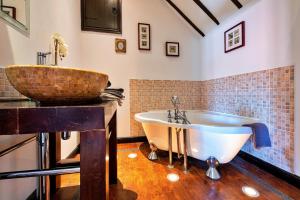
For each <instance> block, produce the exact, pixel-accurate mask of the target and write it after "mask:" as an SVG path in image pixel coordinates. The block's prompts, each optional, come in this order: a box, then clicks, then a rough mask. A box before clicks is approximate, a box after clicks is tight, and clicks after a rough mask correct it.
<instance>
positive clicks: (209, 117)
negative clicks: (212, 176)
mask: <svg viewBox="0 0 300 200" xmlns="http://www.w3.org/2000/svg"><path fill="white" fill-rule="evenodd" d="M173 114H174V113H172V115H173ZM135 119H136V120H137V121H139V122H141V123H142V126H143V128H144V131H145V134H146V137H147V139H148V141H149V143H150V144H154V145H155V146H157V148H158V149H161V150H168V127H172V129H173V131H172V149H173V152H177V149H178V148H177V140H176V133H175V132H176V131H175V130H176V128H177V129H178V128H184V129H187V154H188V156H191V157H194V158H196V159H200V160H203V161H205V160H207V159H208V158H209V157H214V158H216V159H217V160H218V161H219V163H228V162H230V161H231V160H232V159H233V158H234V157H235V156H236V155H237V153H238V152H239V151H240V149H241V148H242V146H243V145H244V144H245V142H246V141H247V140H248V139H249V137H250V136H251V134H252V130H251V128H249V127H243V126H242V125H243V124H251V123H255V122H257V120H256V119H252V118H246V117H240V116H235V115H228V114H223V113H217V112H208V111H196V110H194V111H187V119H188V120H189V121H190V123H191V124H178V123H174V120H173V122H172V123H170V122H168V112H167V111H166V110H164V111H150V112H144V113H138V114H136V115H135ZM183 150H184V149H183V138H182V134H180V152H181V153H182V152H183Z"/></svg>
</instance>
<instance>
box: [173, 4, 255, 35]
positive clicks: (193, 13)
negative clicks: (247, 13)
mask: <svg viewBox="0 0 300 200" xmlns="http://www.w3.org/2000/svg"><path fill="white" fill-rule="evenodd" d="M251 1H253V0H239V2H240V3H241V4H242V5H243V6H245V5H246V4H248V3H249V2H251ZM172 2H173V3H174V4H175V5H176V6H177V7H178V8H179V9H180V10H181V11H182V12H183V13H184V14H185V15H186V16H187V17H188V18H189V19H190V20H191V21H192V22H193V23H194V24H195V25H196V26H197V27H198V28H199V29H200V30H201V31H202V32H203V33H204V34H207V33H208V32H209V31H210V30H211V29H213V28H215V27H216V26H217V24H216V23H215V22H214V21H213V20H212V19H210V17H209V16H208V15H207V14H206V13H205V12H204V11H203V10H202V9H201V8H200V7H199V6H198V5H197V4H196V3H195V2H194V1H193V0H172ZM201 2H202V4H204V5H205V6H206V8H208V10H209V11H210V12H211V13H212V14H213V15H214V16H215V17H216V18H217V20H218V21H219V22H220V24H222V22H223V21H224V20H225V19H226V18H227V17H229V16H230V15H232V14H233V13H235V12H237V11H238V10H239V9H238V8H237V7H236V6H235V5H234V4H233V3H232V1H231V0H201ZM170 9H173V8H172V7H171V6H170ZM241 9H243V8H241ZM173 10H174V9H173ZM174 12H176V11H175V10H174ZM178 16H179V17H181V16H180V15H179V14H178ZM181 18H182V17H181ZM182 20H184V19H183V18H182ZM185 23H186V24H187V26H190V25H189V24H188V22H185Z"/></svg>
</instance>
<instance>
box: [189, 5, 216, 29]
mask: <svg viewBox="0 0 300 200" xmlns="http://www.w3.org/2000/svg"><path fill="white" fill-rule="evenodd" d="M193 1H194V2H195V3H196V4H197V5H198V6H199V7H200V8H201V9H202V10H203V12H205V14H206V15H207V16H208V17H210V19H212V20H213V21H214V22H215V23H216V24H217V25H219V24H220V22H219V21H218V20H217V18H216V17H215V16H214V15H213V14H212V13H211V12H210V11H209V10H208V8H207V7H206V6H205V5H204V4H203V3H202V2H201V1H200V0H193Z"/></svg>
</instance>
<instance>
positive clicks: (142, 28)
mask: <svg viewBox="0 0 300 200" xmlns="http://www.w3.org/2000/svg"><path fill="white" fill-rule="evenodd" d="M138 46H139V47H138V48H139V50H146V51H150V50H151V27H150V24H145V23H138Z"/></svg>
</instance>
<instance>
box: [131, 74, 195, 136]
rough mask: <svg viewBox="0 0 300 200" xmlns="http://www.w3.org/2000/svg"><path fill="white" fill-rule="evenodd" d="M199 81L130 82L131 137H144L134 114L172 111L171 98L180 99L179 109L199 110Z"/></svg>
mask: <svg viewBox="0 0 300 200" xmlns="http://www.w3.org/2000/svg"><path fill="white" fill-rule="evenodd" d="M200 86H201V82H200V81H168V80H130V125H131V136H141V135H145V134H144V131H143V128H142V126H141V124H140V123H138V122H136V121H135V120H134V114H135V113H139V112H146V111H149V110H159V109H172V108H173V105H172V103H171V97H172V96H174V95H176V96H178V97H179V99H180V103H181V105H180V108H181V109H185V110H188V109H199V108H200V103H201V102H200V100H201V92H200V89H201V87H200Z"/></svg>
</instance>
